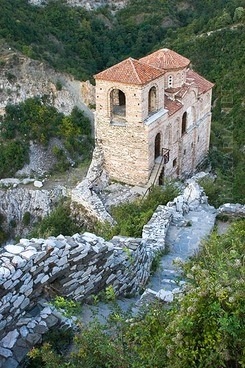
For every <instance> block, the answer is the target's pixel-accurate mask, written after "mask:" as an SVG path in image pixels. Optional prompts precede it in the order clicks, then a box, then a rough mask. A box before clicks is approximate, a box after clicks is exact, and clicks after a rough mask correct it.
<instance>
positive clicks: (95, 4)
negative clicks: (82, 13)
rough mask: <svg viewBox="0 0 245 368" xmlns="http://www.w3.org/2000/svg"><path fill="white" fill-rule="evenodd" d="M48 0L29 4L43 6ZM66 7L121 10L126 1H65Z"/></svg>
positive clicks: (32, 1)
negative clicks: (105, 7)
mask: <svg viewBox="0 0 245 368" xmlns="http://www.w3.org/2000/svg"><path fill="white" fill-rule="evenodd" d="M47 2H48V0H29V3H30V4H33V5H38V6H41V5H45V3H47ZM66 2H67V4H68V5H71V6H82V7H83V8H85V9H86V10H94V9H97V8H100V7H102V6H108V5H109V6H110V7H112V8H113V9H116V10H118V9H121V8H123V7H124V6H125V5H126V4H127V2H128V0H66Z"/></svg>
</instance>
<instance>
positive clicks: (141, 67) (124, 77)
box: [94, 58, 165, 84]
mask: <svg viewBox="0 0 245 368" xmlns="http://www.w3.org/2000/svg"><path fill="white" fill-rule="evenodd" d="M164 73H165V72H164V71H163V70H160V69H157V68H155V67H152V66H150V65H146V64H143V63H142V62H140V61H138V60H135V59H132V58H128V59H126V60H124V61H121V62H120V63H118V64H116V65H113V66H112V67H110V68H108V69H106V70H104V71H102V72H101V73H98V74H96V75H95V76H94V78H95V79H101V80H107V81H112V82H120V83H126V84H145V83H148V82H150V81H151V80H153V79H156V78H159V77H160V76H161V75H163V74H164Z"/></svg>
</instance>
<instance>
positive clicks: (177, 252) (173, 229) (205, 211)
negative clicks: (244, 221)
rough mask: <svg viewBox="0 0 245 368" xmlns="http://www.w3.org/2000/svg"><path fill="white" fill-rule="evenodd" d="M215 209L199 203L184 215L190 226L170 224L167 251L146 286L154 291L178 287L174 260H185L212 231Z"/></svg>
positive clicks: (177, 272)
mask: <svg viewBox="0 0 245 368" xmlns="http://www.w3.org/2000/svg"><path fill="white" fill-rule="evenodd" d="M215 217H216V211H215V209H213V208H212V207H211V206H208V205H200V206H199V207H198V209H197V210H196V211H190V212H189V213H188V214H186V215H185V219H186V220H187V221H189V223H190V226H185V227H178V226H175V225H170V227H169V229H168V232H167V237H166V244H167V248H168V250H169V253H168V254H167V255H165V256H163V257H162V259H161V262H160V266H159V268H158V270H157V271H156V272H155V274H154V275H153V276H152V277H151V279H150V281H149V283H148V287H149V288H151V289H153V290H154V291H157V292H158V291H159V290H161V289H165V290H173V289H174V288H176V287H179V282H180V284H181V280H180V271H179V269H178V267H177V266H176V265H174V261H175V260H176V259H178V260H181V261H186V260H187V259H188V258H189V257H190V256H192V255H193V254H194V253H195V252H197V251H198V249H199V246H200V244H201V242H202V240H203V239H205V238H206V237H207V236H208V235H209V234H210V233H211V231H212V229H213V227H214V223H215Z"/></svg>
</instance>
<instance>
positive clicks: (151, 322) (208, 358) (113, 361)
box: [31, 220, 245, 368]
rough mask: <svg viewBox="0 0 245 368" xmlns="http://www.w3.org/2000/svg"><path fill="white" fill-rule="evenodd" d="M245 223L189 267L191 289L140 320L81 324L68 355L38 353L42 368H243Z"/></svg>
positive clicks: (212, 242) (215, 240)
mask: <svg viewBox="0 0 245 368" xmlns="http://www.w3.org/2000/svg"><path fill="white" fill-rule="evenodd" d="M244 242H245V221H244V220H243V221H238V222H236V223H234V224H233V225H232V226H231V228H230V230H229V231H228V233H227V234H226V235H225V236H224V235H222V236H218V235H217V234H216V233H214V234H213V235H212V236H211V237H210V239H209V240H208V241H206V242H205V243H204V244H203V247H202V250H201V252H200V254H198V255H197V256H195V257H194V258H193V259H191V260H190V261H189V262H188V263H187V264H185V265H184V269H183V271H184V274H185V277H186V279H187V287H186V288H185V292H184V293H183V295H182V296H181V297H179V298H178V299H176V300H175V301H174V302H173V303H172V305H171V307H169V308H167V309H166V308H164V307H163V305H162V304H156V305H153V306H152V308H151V309H150V310H148V311H146V312H145V314H144V315H143V316H141V317H139V318H137V319H130V316H128V315H127V316H125V315H123V313H120V312H119V310H118V309H116V310H115V311H114V312H113V313H112V314H111V316H110V317H109V319H108V322H107V323H106V324H105V325H101V324H99V323H98V322H94V323H93V324H92V325H90V326H82V327H81V332H80V333H78V334H77V335H76V337H75V339H74V343H75V348H74V349H73V352H72V353H71V354H70V355H67V356H66V357H64V356H60V355H59V354H57V353H55V351H54V349H51V347H50V346H49V345H48V344H44V345H43V346H42V347H41V348H40V349H34V351H33V352H32V353H31V356H32V357H38V358H39V359H42V365H40V366H42V367H43V368H51V367H52V368H57V367H60V368H64V367H68V366H69V367H73V368H78V367H81V366H82V367H84V368H97V367H100V368H109V367H114V368H122V367H123V368H129V367H130V368H152V367H155V368H170V367H171V368H179V366H180V362H181V366H182V367H183V368H190V367H195V368H204V367H205V368H206V367H212V368H213V367H224V368H244V367H245V345H244V341H245V330H244V313H245V298H244V277H245V268H244Z"/></svg>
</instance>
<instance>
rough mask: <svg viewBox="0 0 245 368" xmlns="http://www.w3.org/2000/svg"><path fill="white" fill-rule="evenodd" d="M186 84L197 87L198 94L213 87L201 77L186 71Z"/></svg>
mask: <svg viewBox="0 0 245 368" xmlns="http://www.w3.org/2000/svg"><path fill="white" fill-rule="evenodd" d="M187 82H188V83H190V84H192V85H193V84H194V85H196V86H197V87H198V93H199V94H202V93H205V92H207V91H208V90H209V89H211V88H212V87H213V86H214V84H213V83H212V82H209V81H208V80H207V79H205V78H203V77H201V75H199V74H197V73H196V72H194V71H193V70H188V72H187Z"/></svg>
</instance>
